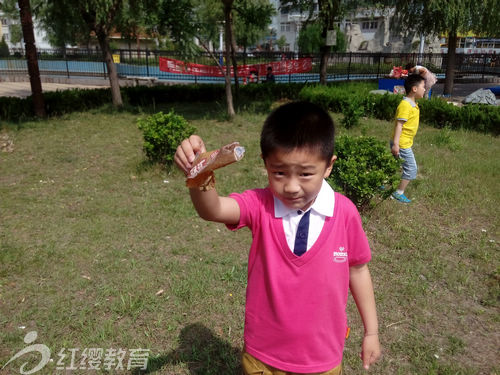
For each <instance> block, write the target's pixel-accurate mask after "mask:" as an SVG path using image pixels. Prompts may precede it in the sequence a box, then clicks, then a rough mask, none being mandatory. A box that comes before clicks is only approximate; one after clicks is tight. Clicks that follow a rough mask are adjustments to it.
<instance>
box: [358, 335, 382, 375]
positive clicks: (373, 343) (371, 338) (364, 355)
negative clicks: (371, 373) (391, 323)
mask: <svg viewBox="0 0 500 375" xmlns="http://www.w3.org/2000/svg"><path fill="white" fill-rule="evenodd" d="M381 354H382V353H381V351H380V342H379V340H378V335H377V334H375V335H368V336H365V337H364V338H363V345H362V347H361V359H362V360H363V367H364V368H365V370H368V369H369V368H370V365H371V364H373V363H375V362H377V360H378V359H379V358H380V356H381Z"/></svg>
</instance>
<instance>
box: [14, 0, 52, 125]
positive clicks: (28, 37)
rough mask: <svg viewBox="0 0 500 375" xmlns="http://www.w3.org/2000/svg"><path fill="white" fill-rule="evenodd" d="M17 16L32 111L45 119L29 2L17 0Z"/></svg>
mask: <svg viewBox="0 0 500 375" xmlns="http://www.w3.org/2000/svg"><path fill="white" fill-rule="evenodd" d="M18 5H19V16H20V18H21V27H22V30H23V38H24V46H25V48H26V61H27V63H28V73H29V76H30V85H31V93H32V97H33V109H34V112H35V115H36V116H38V117H45V116H46V112H45V100H44V98H43V92H42V82H41V81H40V70H39V69H38V59H37V54H36V46H35V33H34V32H33V19H32V17H31V6H30V1H29V0H18Z"/></svg>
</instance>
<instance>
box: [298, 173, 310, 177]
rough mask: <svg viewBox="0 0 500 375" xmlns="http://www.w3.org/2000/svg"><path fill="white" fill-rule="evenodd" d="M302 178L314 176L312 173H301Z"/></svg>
mask: <svg viewBox="0 0 500 375" xmlns="http://www.w3.org/2000/svg"><path fill="white" fill-rule="evenodd" d="M300 175H301V176H302V177H310V176H312V175H313V174H312V173H301V174H300Z"/></svg>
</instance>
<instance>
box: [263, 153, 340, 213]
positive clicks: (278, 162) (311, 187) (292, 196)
mask: <svg viewBox="0 0 500 375" xmlns="http://www.w3.org/2000/svg"><path fill="white" fill-rule="evenodd" d="M335 159H336V156H334V157H333V158H332V160H331V161H330V163H326V162H325V160H324V159H322V158H321V157H320V154H319V153H318V152H315V151H311V150H310V149H294V150H293V151H288V150H283V149H277V150H276V151H274V152H272V153H271V154H270V155H269V156H268V157H267V158H266V160H265V161H264V162H265V166H266V170H267V176H268V179H269V187H270V188H271V191H272V193H273V195H274V196H275V197H276V198H278V199H279V200H280V201H282V202H283V204H284V205H285V206H287V207H289V208H294V209H300V210H302V211H305V210H307V209H308V208H309V207H310V206H311V205H312V204H313V203H314V200H315V199H316V196H317V195H318V193H319V191H320V189H321V185H322V183H323V179H325V178H326V177H328V176H329V175H330V172H331V171H332V167H333V162H334V161H335Z"/></svg>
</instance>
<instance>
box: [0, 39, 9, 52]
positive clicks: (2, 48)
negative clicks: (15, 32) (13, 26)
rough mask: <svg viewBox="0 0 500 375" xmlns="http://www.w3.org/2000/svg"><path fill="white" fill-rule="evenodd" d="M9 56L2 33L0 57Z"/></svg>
mask: <svg viewBox="0 0 500 375" xmlns="http://www.w3.org/2000/svg"><path fill="white" fill-rule="evenodd" d="M9 56H10V52H9V46H8V45H7V42H6V41H5V36H4V35H2V40H0V57H9Z"/></svg>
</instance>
